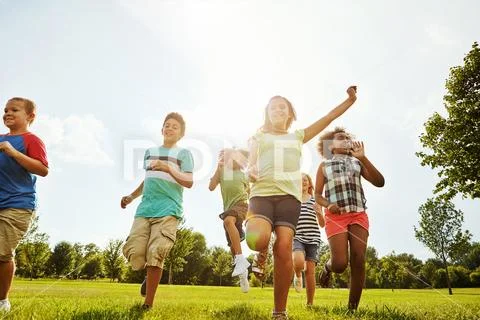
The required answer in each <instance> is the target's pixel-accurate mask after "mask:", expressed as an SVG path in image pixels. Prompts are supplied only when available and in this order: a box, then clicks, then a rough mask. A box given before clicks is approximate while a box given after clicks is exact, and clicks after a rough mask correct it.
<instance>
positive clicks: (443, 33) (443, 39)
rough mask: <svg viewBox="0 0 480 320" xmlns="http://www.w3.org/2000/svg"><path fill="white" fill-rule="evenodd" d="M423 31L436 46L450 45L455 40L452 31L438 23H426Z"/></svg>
mask: <svg viewBox="0 0 480 320" xmlns="http://www.w3.org/2000/svg"><path fill="white" fill-rule="evenodd" d="M425 33H426V34H427V36H428V38H429V39H430V40H431V41H432V42H433V44H435V45H438V46H452V45H454V44H455V42H456V41H455V37H454V35H453V33H452V31H451V30H450V29H448V28H447V27H444V26H441V25H439V24H435V23H431V24H428V25H427V26H426V27H425Z"/></svg>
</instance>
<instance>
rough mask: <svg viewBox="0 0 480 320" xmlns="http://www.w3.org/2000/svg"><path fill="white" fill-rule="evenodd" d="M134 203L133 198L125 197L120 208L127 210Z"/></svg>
mask: <svg viewBox="0 0 480 320" xmlns="http://www.w3.org/2000/svg"><path fill="white" fill-rule="evenodd" d="M132 201H133V197H132V196H124V197H122V200H121V201H120V207H122V209H125V208H126V207H127V206H128V205H129V204H130V203H131V202H132Z"/></svg>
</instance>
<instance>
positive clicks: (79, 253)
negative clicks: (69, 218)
mask: <svg viewBox="0 0 480 320" xmlns="http://www.w3.org/2000/svg"><path fill="white" fill-rule="evenodd" d="M72 249H73V272H72V276H71V278H73V279H78V278H80V274H81V273H82V268H83V266H84V264H85V256H84V249H85V248H84V246H83V245H82V244H81V243H78V242H76V243H74V244H73V248H72Z"/></svg>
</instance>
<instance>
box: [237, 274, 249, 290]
mask: <svg viewBox="0 0 480 320" xmlns="http://www.w3.org/2000/svg"><path fill="white" fill-rule="evenodd" d="M238 277H239V278H240V289H242V292H243V293H247V292H248V290H249V289H250V285H249V284H248V269H247V270H245V272H244V273H242V274H241V275H239V276H238Z"/></svg>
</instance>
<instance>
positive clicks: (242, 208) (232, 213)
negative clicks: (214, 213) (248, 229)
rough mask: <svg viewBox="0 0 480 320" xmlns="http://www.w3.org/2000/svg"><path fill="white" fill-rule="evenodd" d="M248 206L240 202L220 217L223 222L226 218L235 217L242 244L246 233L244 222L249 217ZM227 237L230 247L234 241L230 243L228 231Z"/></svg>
mask: <svg viewBox="0 0 480 320" xmlns="http://www.w3.org/2000/svg"><path fill="white" fill-rule="evenodd" d="M247 211H248V204H247V203H246V202H243V201H240V202H237V203H235V204H234V205H233V206H232V207H231V208H230V209H228V210H227V211H225V212H222V213H221V214H220V215H219V216H218V217H219V218H220V219H222V220H225V218H226V217H235V227H236V228H237V230H238V234H239V235H240V242H241V241H243V240H244V239H245V232H244V231H243V227H242V226H243V221H244V220H245V218H246V217H247ZM225 237H226V238H227V244H228V246H229V247H230V246H231V245H232V241H230V236H229V235H228V232H227V230H226V229H225Z"/></svg>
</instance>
